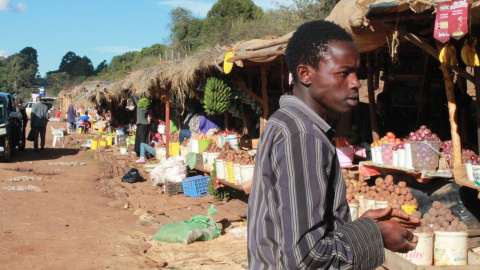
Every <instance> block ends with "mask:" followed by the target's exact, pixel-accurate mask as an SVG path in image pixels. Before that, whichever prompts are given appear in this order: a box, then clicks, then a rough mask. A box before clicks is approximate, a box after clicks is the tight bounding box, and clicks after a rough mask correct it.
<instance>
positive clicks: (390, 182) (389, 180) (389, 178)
mask: <svg viewBox="0 0 480 270" xmlns="http://www.w3.org/2000/svg"><path fill="white" fill-rule="evenodd" d="M384 182H385V184H386V185H387V186H391V185H393V176H391V175H387V176H386V177H385V181H384Z"/></svg>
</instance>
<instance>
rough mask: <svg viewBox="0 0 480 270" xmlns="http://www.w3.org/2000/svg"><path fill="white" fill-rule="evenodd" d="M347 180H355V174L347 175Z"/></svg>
mask: <svg viewBox="0 0 480 270" xmlns="http://www.w3.org/2000/svg"><path fill="white" fill-rule="evenodd" d="M347 178H348V179H355V174H353V173H348V174H347Z"/></svg>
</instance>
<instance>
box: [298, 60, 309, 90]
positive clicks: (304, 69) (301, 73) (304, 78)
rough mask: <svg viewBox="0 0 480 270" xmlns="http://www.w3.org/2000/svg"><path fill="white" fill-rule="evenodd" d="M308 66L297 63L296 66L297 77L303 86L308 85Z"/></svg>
mask: <svg viewBox="0 0 480 270" xmlns="http://www.w3.org/2000/svg"><path fill="white" fill-rule="evenodd" d="M310 75H311V73H310V68H309V66H307V65H298V66H297V78H298V81H299V82H301V83H302V84H303V85H305V86H307V87H308V86H310V84H311V82H310Z"/></svg>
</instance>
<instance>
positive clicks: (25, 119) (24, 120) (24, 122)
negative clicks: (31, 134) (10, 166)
mask: <svg viewBox="0 0 480 270" xmlns="http://www.w3.org/2000/svg"><path fill="white" fill-rule="evenodd" d="M17 102H18V110H19V112H20V114H21V115H22V132H21V135H20V145H19V146H18V149H19V150H20V151H23V150H25V143H26V141H25V140H26V138H27V137H26V136H25V131H26V128H27V123H28V116H27V112H26V111H25V106H24V105H23V100H22V99H21V98H18V99H17Z"/></svg>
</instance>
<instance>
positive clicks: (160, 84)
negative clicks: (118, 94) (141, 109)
mask: <svg viewBox="0 0 480 270" xmlns="http://www.w3.org/2000/svg"><path fill="white" fill-rule="evenodd" d="M222 53H225V50H223V49H221V48H215V49H210V50H204V51H201V52H199V53H197V54H194V55H192V56H190V57H187V58H186V59H183V60H180V61H173V62H169V63H167V64H164V65H160V66H154V67H149V68H147V69H144V70H141V71H138V72H136V73H134V74H132V76H131V78H129V79H127V80H126V82H125V83H124V84H123V87H124V88H125V89H130V90H132V91H133V92H135V93H136V94H137V95H139V96H145V95H157V94H162V93H165V92H166V91H169V93H170V97H171V100H172V101H173V102H174V103H175V104H177V105H182V104H183V102H184V101H185V98H186V96H187V94H188V93H189V91H190V90H191V89H192V88H193V87H196V84H197V82H198V81H200V80H203V79H204V78H206V76H208V74H210V73H211V72H212V69H215V68H217V69H218V70H219V71H221V70H222V69H221V67H220V66H219V65H218V64H217V62H216V59H217V57H218V55H219V54H222Z"/></svg>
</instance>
